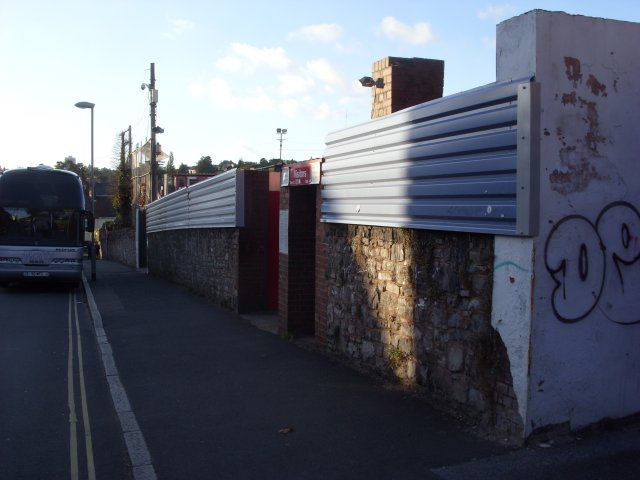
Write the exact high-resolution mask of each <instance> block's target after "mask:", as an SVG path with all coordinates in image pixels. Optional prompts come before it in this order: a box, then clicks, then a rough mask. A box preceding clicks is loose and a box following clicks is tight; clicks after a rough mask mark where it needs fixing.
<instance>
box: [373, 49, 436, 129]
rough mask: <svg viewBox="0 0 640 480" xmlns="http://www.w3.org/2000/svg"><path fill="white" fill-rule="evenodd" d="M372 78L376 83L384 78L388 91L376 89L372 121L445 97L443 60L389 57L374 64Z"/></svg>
mask: <svg viewBox="0 0 640 480" xmlns="http://www.w3.org/2000/svg"><path fill="white" fill-rule="evenodd" d="M372 74H373V79H374V80H376V79H378V78H382V80H383V82H384V87H382V88H377V87H372V107H371V118H378V117H383V116H385V115H389V114H390V113H393V112H397V111H398V110H402V109H404V108H407V107H412V106H414V105H419V104H420V103H424V102H428V101H430V100H434V99H436V98H440V97H442V90H443V84H444V62H443V61H442V60H431V59H427V58H400V57H386V58H383V59H382V60H379V61H377V62H375V63H374V64H373V67H372Z"/></svg>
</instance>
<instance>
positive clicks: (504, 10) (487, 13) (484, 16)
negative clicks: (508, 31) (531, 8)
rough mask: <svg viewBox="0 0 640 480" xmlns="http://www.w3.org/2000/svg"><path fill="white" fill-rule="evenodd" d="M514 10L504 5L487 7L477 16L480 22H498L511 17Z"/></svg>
mask: <svg viewBox="0 0 640 480" xmlns="http://www.w3.org/2000/svg"><path fill="white" fill-rule="evenodd" d="M515 11H516V8H515V7H514V6H513V5H510V4H508V3H505V4H503V5H493V4H491V5H489V6H487V7H486V8H484V9H483V10H480V11H478V13H477V16H478V18H479V19H480V20H491V21H493V22H498V21H501V20H504V19H505V18H506V17H508V16H510V15H513V13H514V12H515Z"/></svg>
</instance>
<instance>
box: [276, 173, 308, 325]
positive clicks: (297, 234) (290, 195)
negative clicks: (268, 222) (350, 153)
mask: <svg viewBox="0 0 640 480" xmlns="http://www.w3.org/2000/svg"><path fill="white" fill-rule="evenodd" d="M316 190H317V186H315V185H306V186H295V187H285V188H283V189H282V193H281V197H280V198H281V202H280V205H281V209H283V210H286V209H288V211H289V225H288V231H287V234H288V254H283V253H280V278H279V281H280V287H279V288H280V290H279V293H280V295H279V299H280V301H279V307H280V309H279V329H280V331H281V333H292V334H294V335H313V334H314V330H315V315H314V309H315V241H316Z"/></svg>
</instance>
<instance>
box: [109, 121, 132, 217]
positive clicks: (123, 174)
mask: <svg viewBox="0 0 640 480" xmlns="http://www.w3.org/2000/svg"><path fill="white" fill-rule="evenodd" d="M124 133H125V132H123V133H122V134H121V136H119V137H118V141H117V143H119V147H120V162H119V163H118V169H117V170H116V192H115V195H114V196H113V198H112V199H111V203H112V205H113V208H115V209H116V221H115V223H116V225H122V226H125V227H130V226H131V202H132V201H133V184H132V182H131V169H130V167H129V165H127V162H126V160H125V151H124V148H125V145H126V143H127V142H125V141H124ZM114 150H115V147H114Z"/></svg>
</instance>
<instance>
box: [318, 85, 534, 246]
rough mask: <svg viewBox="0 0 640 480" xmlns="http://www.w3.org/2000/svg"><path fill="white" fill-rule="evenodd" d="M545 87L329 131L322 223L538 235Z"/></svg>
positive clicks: (424, 107)
mask: <svg viewBox="0 0 640 480" xmlns="http://www.w3.org/2000/svg"><path fill="white" fill-rule="evenodd" d="M537 87H538V86H537V84H535V83H533V82H531V81H530V79H529V78H526V79H520V80H516V81H511V82H502V83H494V84H491V85H487V86H485V87H480V88H477V89H474V90H470V91H467V92H463V93H461V94H457V95H452V96H449V97H445V98H442V99H438V100H434V101H431V102H427V103H424V104H421V105H418V106H416V107H412V108H408V109H405V110H402V111H400V112H396V113H394V114H391V115H388V116H386V117H382V118H379V119H375V120H372V121H370V122H367V123H364V124H361V125H357V126H354V127H349V128H345V129H343V130H339V131H337V132H333V133H330V134H329V135H328V136H327V142H326V143H327V147H326V150H325V162H324V164H323V168H322V185H323V190H322V211H321V221H323V222H333V223H350V224H360V225H377V226H392V227H408V228H420V229H434V230H452V231H468V232H486V233H494V234H505V235H534V234H535V233H536V228H537V219H536V205H537V201H538V199H537V179H536V176H535V175H534V172H535V168H533V167H535V165H534V164H537V153H536V151H537V147H536V141H537V137H538V132H537V123H538V122H537V120H536V118H535V116H536V115H538V107H537V91H538V88H537Z"/></svg>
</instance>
